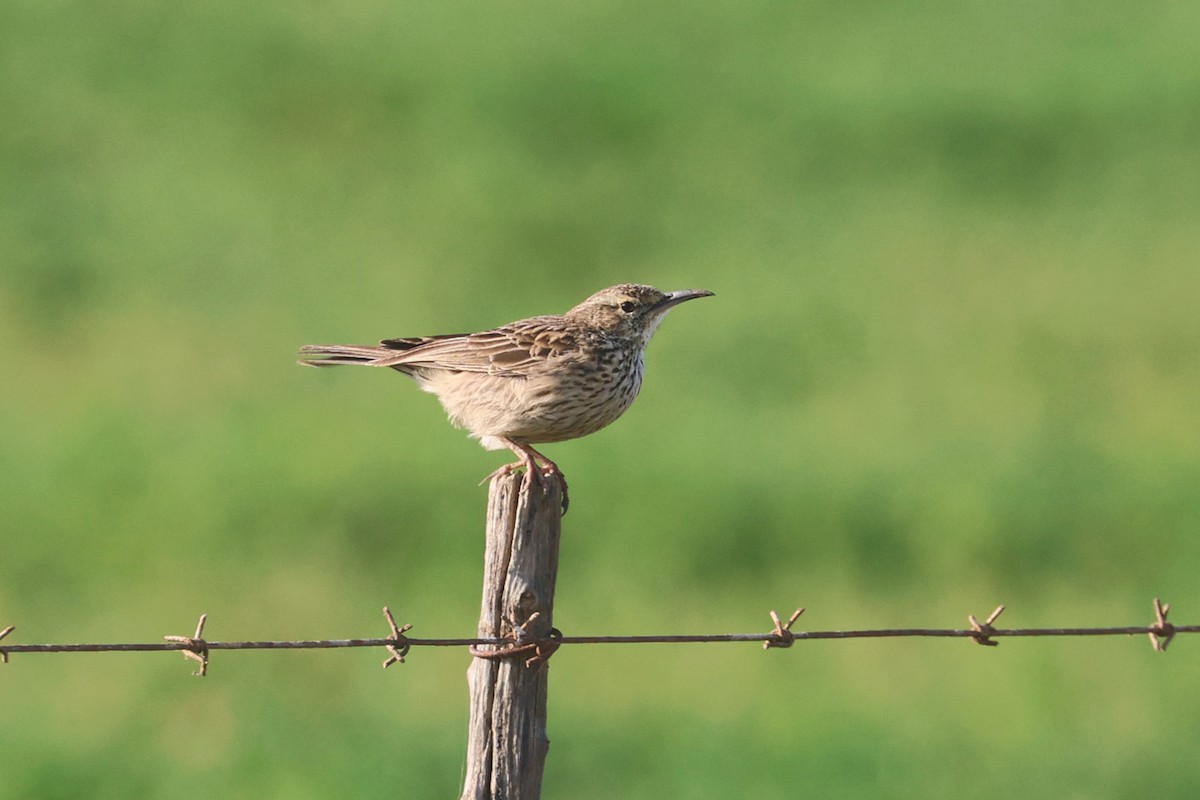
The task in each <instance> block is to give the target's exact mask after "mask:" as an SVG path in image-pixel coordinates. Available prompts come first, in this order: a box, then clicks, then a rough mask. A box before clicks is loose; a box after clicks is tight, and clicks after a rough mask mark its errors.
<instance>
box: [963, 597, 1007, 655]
mask: <svg viewBox="0 0 1200 800" xmlns="http://www.w3.org/2000/svg"><path fill="white" fill-rule="evenodd" d="M1003 613H1004V604H1003V603H1001V604H1000V605H998V606H996V610H995V611H993V612H992V613H991V615H990V616H989V617H988V618H987V619H986V620H984V621H983V622H980V621H979V620H977V619H975V615H974V614H968V615H967V621H968V622H970V623H971V630H973V631H975V634H974V635H973V636H972V637H971V638H972V639H974V640H975V642H976V644H981V645H983V646H984V647H998V646H999V645H1000V643H999V642H997V641H994V640H993V639H991V638H989V637H991V636H994V635H995V633H996V629H995V627H993V626H992V623H993V622H995V621H996V620H997V619H999V618H1000V615H1001V614H1003Z"/></svg>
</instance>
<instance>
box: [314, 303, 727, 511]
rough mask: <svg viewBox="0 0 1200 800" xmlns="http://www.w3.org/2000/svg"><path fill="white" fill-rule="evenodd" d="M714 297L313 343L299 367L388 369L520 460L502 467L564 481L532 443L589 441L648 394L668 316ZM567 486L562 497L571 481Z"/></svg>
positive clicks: (583, 308) (598, 306)
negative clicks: (649, 370) (645, 386)
mask: <svg viewBox="0 0 1200 800" xmlns="http://www.w3.org/2000/svg"><path fill="white" fill-rule="evenodd" d="M710 295H712V292H709V291H705V290H701V289H689V290H683V291H678V292H660V291H659V290H658V289H655V288H654V287H652V286H641V285H638V284H621V285H619V286H612V287H610V288H608V289H604V290H602V291H599V292H596V294H594V295H592V296H591V297H589V298H588V299H586V300H584V301H583V302H582V303H580V304H579V305H577V306H575V307H574V308H572V309H571V310H570V311H568V312H567V313H565V314H562V315H561V316H557V315H556V316H542V317H531V318H529V319H523V320H518V321H516V322H511V323H509V324H508V325H503V326H501V327H499V328H495V329H493V330H490V331H483V332H482V333H469V334H450V335H441V336H424V337H417V338H411V339H385V340H383V341H382V342H381V343H380V345H379V346H377V347H376V346H369V345H340V344H331V345H323V344H317V345H307V346H306V347H304V348H302V349H301V351H300V352H301V354H302V355H304V356H308V358H305V359H303V360H302V361H301V362H300V363H301V364H307V365H310V366H314V367H329V366H337V365H341V364H362V365H366V366H370V367H391V368H392V369H394V370H397V371H399V372H402V373H404V374H405V375H408V376H409V377H410V378H413V379H414V380H416V381H417V383H418V384H419V385H420V387H421V388H422V389H424V390H425V391H427V392H432V393H433V394H435V395H437V397H438V399H439V400H440V401H441V403H442V406H443V407H444V408H445V409H446V413H447V414H449V415H450V421H451V422H453V423H454V424H455V425H457V426H459V427H461V428H466V429H467V431H468V432H470V434H471V436H473V437H475V438H477V439H479V441H480V443H481V444H482V445H483V446H484V447H486V448H487V449H489V450H497V449H500V448H502V447H507V448H509V449H510V450H512V451H513V452H514V453H516V454H517V456H518V457H520V459H521V460H520V461H519V462H517V463H515V464H510V465H508V466H506V467H502V468H501V469H503V470H506V471H511V470H512V469H516V468H518V467H520V466H522V465H523V466H525V467H527V468H528V476H529V480H532V481H536V480H537V476H538V473H539V471H541V472H542V473H544V474H547V475H549V474H555V475H557V476H558V477H559V478H560V480H561V478H562V472H561V471H560V470H559V469H558V465H556V464H555V463H554V462H553V461H551V460H550V459H548V458H546V456H544V455H542V454H541V453H539V452H538V451H537V450H534V449H533V447H532V445H534V444H544V443H546V442H561V441H564V440H566V439H576V438H579V437H580V436H587V435H588V434H589V433H595V432H596V431H598V430H600V429H601V428H603V427H604V426H606V425H608V424H610V423H611V422H613V421H614V420H616V419H617V417H619V416H621V414H623V413H624V412H625V410H626V409H627V408H629V406H630V404H632V403H633V400H634V398H636V397H637V394H638V391H639V390H640V389H641V386H642V374H643V370H644V362H643V353H644V351H645V348H646V344H647V343H648V342H649V341H650V337H651V336H652V335H653V334H654V331H655V329H657V328H658V325H659V323H660V322H662V319H663V317H664V316H666V313H667V311H669V310H670V309H671V308H673V307H674V306H676V305H678V304H679V303H682V302H684V301H686V300H692V299H695V298H697V297H707V296H710ZM314 356H315V357H314ZM539 461H540V462H541V465H540V466H539ZM563 489H564V497H565V490H566V484H565V482H564V483H563Z"/></svg>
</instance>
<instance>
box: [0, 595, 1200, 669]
mask: <svg viewBox="0 0 1200 800" xmlns="http://www.w3.org/2000/svg"><path fill="white" fill-rule="evenodd" d="M1170 610H1171V606H1170V604H1169V603H1163V602H1162V601H1161V600H1159V598H1157V597H1156V598H1154V615H1155V619H1154V622H1152V623H1150V624H1149V625H1128V626H1118V627H1097V628H997V627H995V624H994V623H995V622H996V620H997V619H998V618H999V617H1000V615H1001V614H1002V613H1003V612H1004V606H1003V605H1001V606H998V607H997V608H996V610H995V611H993V612H992V613H991V614H990V615H989V616H988V617H987V619H986V620H984V621H983V622H980V621H979V620H978V619H977V618H976V617H975V615H974V614H969V615H968V616H967V620H968V622H970V624H971V627H970V628H881V629H875V630H827V631H793V630H792V626H793V625H794V624H795V623H796V621H797V620H798V619H799V618H800V615H801V614H803V613H804V609H803V608H798V609H796V611H795V612H794V613H793V614H792V615H791V616H790V617H789V618H788V619H787V621H786V622H785V621H783V620H781V619H780V618H779V615H778V614H776V613H775V612H774V611H771V612H770V615H771V621H772V623H773V624H774V628H773V630H771V631H767V632H765V633H717V634H703V633H702V634H672V635H648V636H566V635H563V633H562V632H561V631H559V630H558V629H557V628H551V629H550V632H549V634H548V635H547V636H544V637H537V638H534V637H531V636H530V635H529V634H528V633H527V630H526V629H527V627H528V626H529V625H530V623H532V622H533V621H534V620H535V619H536V618H537V614H536V613H535V614H534V615H532V616H531V617H530V618H529V619H527V620H524V621H523V622H518V621H516V620H511V621H510V622H511V623H512V627H513V631H514V636H513V637H512V638H490V639H489V638H435V639H427V638H419V637H412V636H406V635H405V634H406V633H407V632H408V631H409V630H411V629H412V625H411V624H406V625H397V624H396V620H395V618H394V617H393V616H392V612H391V611H390V610H389V609H388V607H387V606H384V608H383V614H384V617H385V619H386V620H387V623H388V627H389V629H390V634H391V635H390V636H388V637H384V638H374V639H304V640H287V641H247V642H213V641H208V640H206V639H204V638H203V637H204V626H205V624H206V623H207V621H208V615H207V614H201V615H200V620H199V622H198V623H197V625H196V632H195V633H194V634H193V635H192V636H174V635H173V636H164V637H163V639H164V640H163V641H161V642H134V643H125V644H120V643H114V644H0V662H2V663H5V664H7V663H8V659H9V656H10V655H11V654H13V653H138V652H157V651H164V650H177V651H180V652H182V653H183V655H184V656H186V657H187V658H189V659H192V660H193V661H196V662H197V663H198V664H199V669H198V671H197V672H195V673H193V674H195V675H201V676H202V675H205V674H206V673H207V671H208V659H209V652H210V651H212V650H325V649H338V648H349V647H382V648H384V649H385V650H386V651H387V653H388V657H387V658H386V659H385V660H384V662H383V666H384V667H385V668H386V667H390V666H391V665H392V664H402V663H404V659H405V656H407V655H408V654H409V652H410V651H411V650H412V648H414V647H468V648H470V652H471V654H472V655H473V656H475V657H477V658H509V657H522V656H526V655H529V656H530V657H529V658H526V659H524V660H525V663H526V665H527V666H530V667H532V666H535V665H537V664H540V663H543V662H545V661H546V660H548V659H549V658H550V656H551V655H552V654H553V653H554V651H555V650H557V649H558V648H559V647H561V646H562V645H577V644H701V643H715V642H761V643H762V645H763V649H771V648H786V647H791V646H792V645H793V644H795V643H796V642H797V641H810V640H823V639H885V638H902V637H934V638H959V639H972V640H974V641H975V642H976V643H978V644H981V645H986V646H989V647H994V646H996V645H998V644H999V642H998V641H996V639H1000V638H1004V637H1035V636H1036V637H1046V636H1136V635H1139V634H1145V635H1147V636H1149V638H1150V644H1151V645H1152V646H1153V648H1154V650H1155V651H1157V652H1165V651H1166V649H1167V645H1169V644H1170V643H1171V640H1172V639H1173V638H1174V637H1175V636H1176V635H1178V634H1181V633H1200V625H1176V624H1174V623H1172V622H1170V621H1168V619H1167V615H1168V613H1169V612H1170ZM15 629H16V628H15V626H13V625H9V626H8V627H6V628H4V629H3V630H0V640H3V639H4V638H5V637H6V636H8V635H9V634H11V633H12V632H13V631H14V630H15ZM485 648H493V649H490V650H489V649H485Z"/></svg>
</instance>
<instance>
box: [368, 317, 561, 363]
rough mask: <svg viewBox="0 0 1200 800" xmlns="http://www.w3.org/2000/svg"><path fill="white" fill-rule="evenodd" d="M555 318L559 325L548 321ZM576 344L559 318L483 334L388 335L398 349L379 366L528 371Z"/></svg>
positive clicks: (388, 341) (516, 324)
mask: <svg viewBox="0 0 1200 800" xmlns="http://www.w3.org/2000/svg"><path fill="white" fill-rule="evenodd" d="M552 320H553V321H554V322H555V323H557V324H552V325H547V322H550V321H552ZM574 343H575V337H574V335H573V334H572V333H571V331H569V330H565V329H563V327H562V325H561V320H560V318H558V317H545V318H534V319H528V320H521V321H520V322H514V323H512V324H511V325H505V326H503V327H501V328H496V329H495V330H491V331H484V332H482V333H471V334H455V335H443V336H427V337H422V338H411V339H386V340H384V341H383V342H382V344H383V346H384V347H385V348H388V349H391V350H396V351H397V352H396V354H395V355H394V356H385V357H383V358H380V359H378V360H376V361H375V362H374V364H375V366H380V367H396V366H407V367H414V368H422V367H425V368H429V369H447V370H456V371H459V372H486V373H489V374H492V375H524V374H528V373H529V372H530V371H531V370H534V369H536V368H537V367H538V366H539V365H540V364H542V363H543V362H545V361H546V360H547V359H551V358H555V357H557V356H560V355H561V354H562V353H563V352H564V350H569V349H570V348H571V347H572V346H573V345H574Z"/></svg>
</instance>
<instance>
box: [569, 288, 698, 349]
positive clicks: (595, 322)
mask: <svg viewBox="0 0 1200 800" xmlns="http://www.w3.org/2000/svg"><path fill="white" fill-rule="evenodd" d="M711 296H712V292H710V291H707V290H705V289H681V290H679V291H676V292H661V291H659V290H658V289H655V288H654V287H653V286H643V285H641V284H636V283H623V284H620V285H619V286H610V287H609V288H607V289H601V290H600V291H598V292H596V293H595V294H594V295H592V296H591V297H589V298H588V299H587V300H584V301H583V302H582V303H580V304H579V305H577V306H575V307H574V308H572V309H571V310H570V311H568V312H567V314H566V316H567V317H569V318H572V319H576V320H578V321H580V322H582V323H584V324H586V325H588V326H589V327H595V328H599V329H600V330H603V331H605V332H606V333H608V334H609V335H610V336H614V337H617V338H621V339H631V340H634V341H637V342H639V343H640V345H641V346H642V347H645V346H646V344H647V343H648V342H649V341H650V337H651V336H653V335H654V331H655V330H656V329H657V328H658V325H659V323H660V322H662V320H663V317H665V316H666V315H667V312H668V311H670V310H671V309H672V308H674V307H675V306H677V305H679V304H680V303H682V302H685V301H687V300H695V299H696V298H697V297H711Z"/></svg>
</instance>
